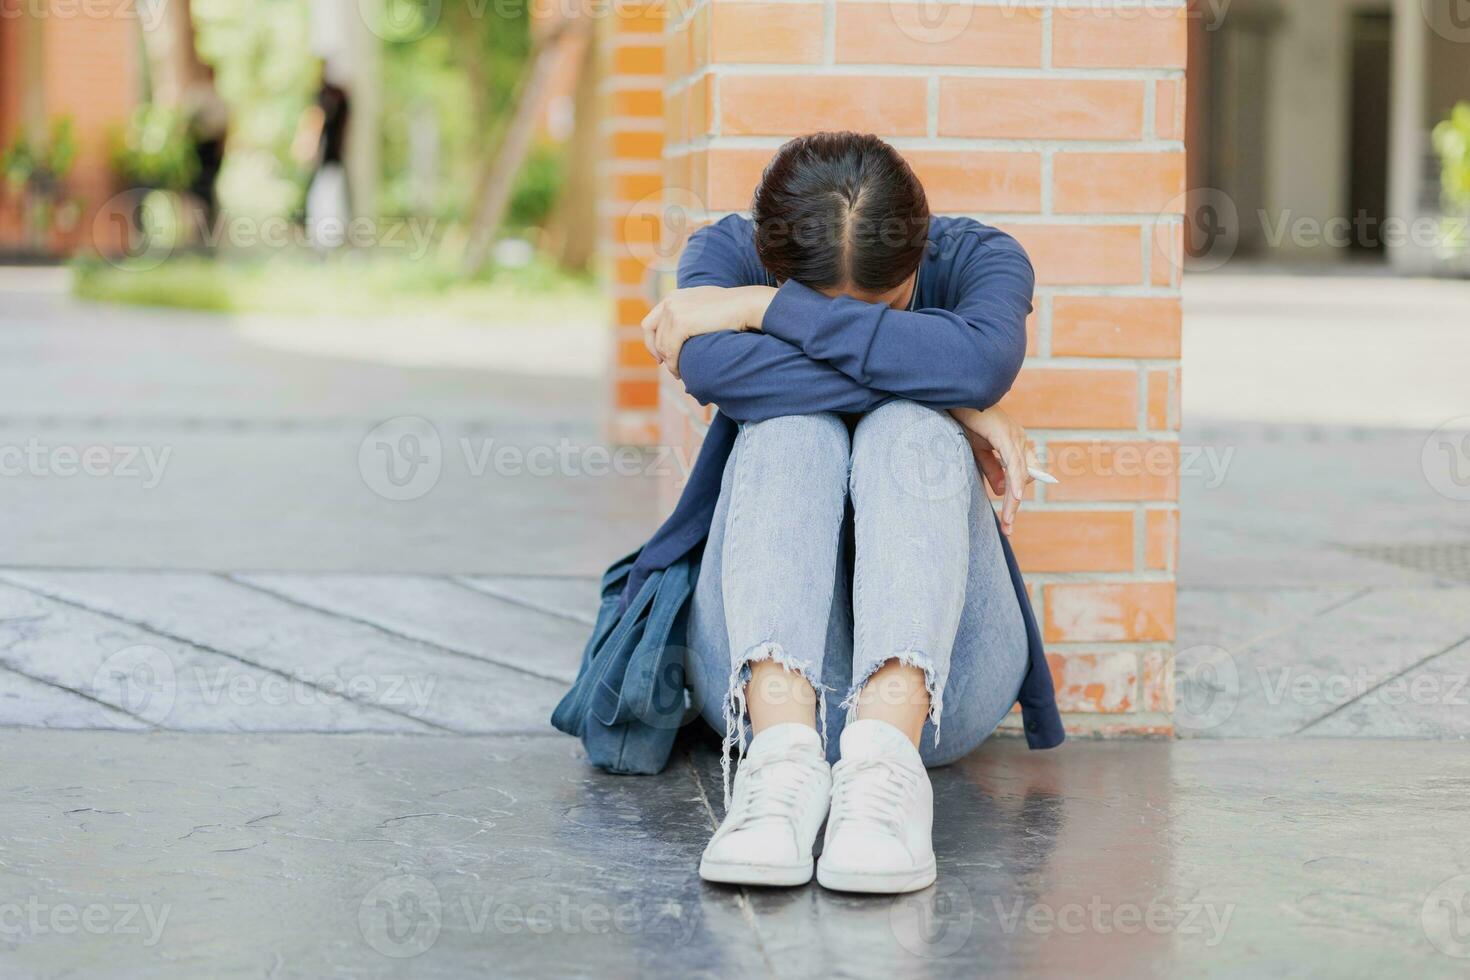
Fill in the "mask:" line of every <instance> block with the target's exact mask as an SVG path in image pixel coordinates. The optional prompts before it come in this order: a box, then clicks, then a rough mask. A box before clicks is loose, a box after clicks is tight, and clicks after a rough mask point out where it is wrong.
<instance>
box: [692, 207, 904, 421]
mask: <svg viewBox="0 0 1470 980" xmlns="http://www.w3.org/2000/svg"><path fill="white" fill-rule="evenodd" d="M738 229H739V226H738V225H737V224H736V222H735V219H729V218H727V219H725V220H724V221H721V222H718V223H717V224H713V225H710V226H709V227H706V228H701V229H700V230H699V231H697V232H695V233H694V234H693V235H692V236H691V237H690V239H689V242H688V244H687V245H686V246H685V248H684V254H683V256H682V257H681V258H680V260H679V287H680V288H681V289H683V288H687V287H690V286H726V287H729V286H754V285H763V284H764V283H765V282H766V277H765V272H764V270H763V269H762V268H761V267H760V264H759V261H758V260H757V259H756V258H755V254H754V248H753V247H751V246H750V245H749V243H748V242H745V241H744V240H743V239H742V237H741V236H740V235H739V234H738V233H737V232H738ZM679 373H680V374H681V375H682V376H683V379H684V389H685V390H686V391H688V392H689V394H691V395H693V396H694V397H695V398H696V399H697V400H698V401H699V402H700V403H701V404H704V405H709V404H714V405H715V406H717V407H718V408H719V410H720V411H721V412H723V413H724V414H725V415H728V416H729V417H731V418H732V419H735V420H736V421H739V422H759V421H761V420H763V419H768V418H775V417H776V416H779V415H806V414H810V413H812V412H867V411H871V410H872V409H873V408H876V407H877V406H878V405H880V404H882V403H883V402H884V401H887V400H888V399H889V398H891V397H892V396H891V395H890V394H888V393H887V392H884V391H881V390H875V389H873V388H871V387H870V386H868V385H865V384H863V383H862V382H860V381H858V380H856V379H854V378H853V377H851V376H850V375H848V374H845V373H844V372H842V371H840V370H838V369H837V368H836V367H834V366H833V365H830V364H822V363H819V362H818V361H816V360H814V359H813V358H812V357H810V356H809V355H808V354H806V353H803V351H802V349H801V348H800V347H798V346H796V345H795V344H791V343H788V342H787V341H785V340H782V339H781V338H779V337H775V336H772V335H770V334H766V333H760V332H755V331H751V332H739V333H737V332H733V331H721V332H718V333H710V334H703V335H701V336H698V337H691V338H690V339H689V340H688V341H687V342H685V344H684V349H683V350H682V351H681V352H680V354H679Z"/></svg>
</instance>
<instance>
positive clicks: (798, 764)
mask: <svg viewBox="0 0 1470 980" xmlns="http://www.w3.org/2000/svg"><path fill="white" fill-rule="evenodd" d="M814 759H815V756H813V754H812V750H811V748H810V747H807V746H792V747H790V748H786V749H782V750H780V751H778V752H772V753H771V754H770V755H763V756H761V758H759V759H757V760H751V759H750V758H749V757H747V758H746V760H745V765H746V766H747V767H748V768H746V769H744V770H743V771H742V772H741V773H739V774H737V776H736V784H737V785H736V787H735V805H734V806H732V807H731V814H732V815H734V816H736V818H737V820H738V823H737V824H736V826H740V827H749V826H753V825H755V824H758V823H761V822H764V821H769V820H782V821H786V820H790V819H792V817H794V816H795V811H796V805H797V803H798V802H799V801H800V799H801V796H802V794H803V793H805V792H806V790H807V786H808V785H809V784H808V781H807V777H808V775H809V774H810V771H811V766H812V762H813V760H814ZM786 763H789V764H786Z"/></svg>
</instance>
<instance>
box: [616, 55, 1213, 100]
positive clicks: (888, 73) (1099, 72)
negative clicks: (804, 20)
mask: <svg viewBox="0 0 1470 980" xmlns="http://www.w3.org/2000/svg"><path fill="white" fill-rule="evenodd" d="M698 71H699V72H712V73H716V74H720V75H730V76H740V77H748V78H754V77H784V76H800V77H801V78H802V79H804V80H809V79H813V78H817V79H824V78H936V77H937V78H938V79H939V80H940V81H944V80H945V79H951V78H953V79H977V78H993V79H1010V80H1017V79H1028V80H1032V81H1050V82H1155V81H1167V80H1169V79H1174V78H1183V77H1185V76H1184V69H1183V68H1173V67H1170V66H1167V65H1157V66H1150V67H1144V68H1067V67H1053V68H1041V67H1012V66H1005V65H965V64H956V65H933V64H925V65H900V64H894V63H892V62H885V61H871V62H868V61H842V62H837V63H835V64H830V65H824V64H813V63H810V62H808V63H804V64H803V63H785V62H782V63H771V62H764V61H711V62H708V63H706V64H704V65H701V66H700V68H699V69H698ZM693 74H694V73H691V76H690V77H692V75H693ZM635 77H639V78H656V77H658V76H656V75H646V76H645V75H639V76H635ZM679 77H681V78H682V77H686V76H679ZM1145 94H1146V93H1145Z"/></svg>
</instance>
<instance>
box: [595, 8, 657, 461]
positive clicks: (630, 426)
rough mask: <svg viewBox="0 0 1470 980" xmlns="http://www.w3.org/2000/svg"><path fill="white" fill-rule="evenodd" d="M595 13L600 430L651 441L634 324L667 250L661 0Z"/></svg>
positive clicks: (653, 407) (652, 369)
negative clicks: (605, 387) (608, 318)
mask: <svg viewBox="0 0 1470 980" xmlns="http://www.w3.org/2000/svg"><path fill="white" fill-rule="evenodd" d="M606 9H607V11H608V15H607V16H604V17H602V18H601V19H600V20H599V21H598V31H599V32H600V36H599V41H600V45H601V49H602V54H603V57H604V58H605V59H606V63H605V64H604V66H603V70H602V72H601V76H602V79H603V81H602V102H603V112H602V119H603V134H602V145H603V154H602V161H601V165H600V170H601V175H600V177H601V186H602V195H601V203H600V204H599V220H600V221H601V222H602V226H603V229H604V231H603V246H604V247H603V255H604V267H605V278H606V280H607V282H608V283H609V284H610V287H611V292H612V297H613V315H612V319H613V323H612V328H613V342H612V344H611V345H610V346H609V349H610V351H611V355H610V356H611V364H610V366H609V374H610V376H611V385H610V389H609V394H608V398H609V413H608V430H609V435H610V437H611V438H612V439H613V440H614V441H616V442H623V443H634V444H652V443H655V442H657V441H658V414H657V410H658V370H657V365H656V364H655V363H654V360H653V358H652V357H650V356H649V354H648V352H647V351H646V350H645V349H644V348H643V343H642V340H641V335H640V333H639V330H638V324H639V322H640V321H642V319H643V317H644V315H645V314H646V313H647V312H648V310H649V308H650V304H651V302H652V301H653V299H654V298H655V296H656V294H657V291H658V288H659V279H660V275H661V274H662V272H663V271H665V270H666V269H668V268H670V267H671V265H672V262H673V257H672V256H669V255H667V254H666V253H665V252H664V251H663V244H662V241H661V234H660V230H659V226H660V223H661V222H660V217H661V214H662V207H661V205H662V201H661V196H660V195H661V189H662V186H663V182H662V178H661V168H662V164H661V162H660V157H661V154H662V151H663V144H664V133H663V82H664V74H663V72H664V52H663V37H662V35H661V31H662V30H663V15H664V9H665V5H664V3H663V0H618V2H617V3H615V4H610V5H608V7H607V8H606Z"/></svg>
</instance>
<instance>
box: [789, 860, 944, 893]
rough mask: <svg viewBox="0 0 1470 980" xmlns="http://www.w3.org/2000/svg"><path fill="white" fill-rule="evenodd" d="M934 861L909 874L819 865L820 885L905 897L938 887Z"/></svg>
mask: <svg viewBox="0 0 1470 980" xmlns="http://www.w3.org/2000/svg"><path fill="white" fill-rule="evenodd" d="M936 870H937V869H936V867H935V864H934V859H933V858H932V857H931V858H930V859H929V863H928V864H927V865H925V866H924V867H921V868H912V869H910V870H907V871H884V872H879V873H874V872H871V871H837V870H834V869H832V868H827V867H823V866H822V864H821V862H818V863H817V884H819V885H821V886H822V887H823V888H828V889H831V890H832V891H834V892H863V893H865V894H869V895H902V894H903V893H905V892H916V891H920V890H921V889H924V888H928V887H929V886H930V885H932V884H934V879H935V877H936Z"/></svg>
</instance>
